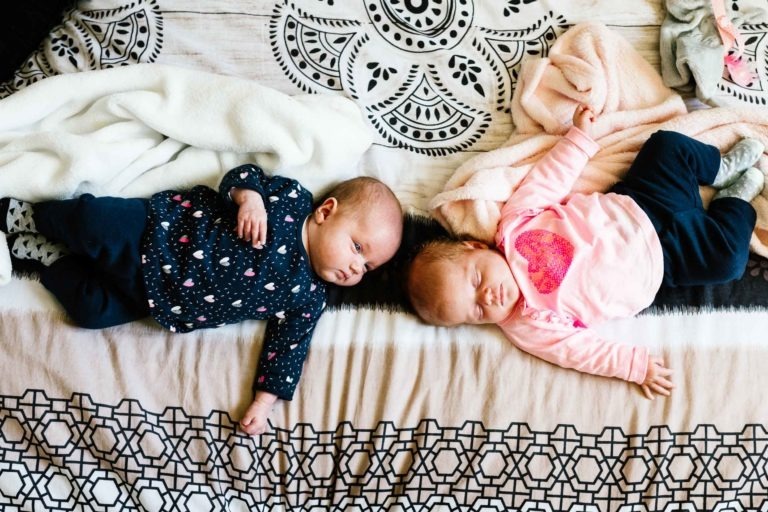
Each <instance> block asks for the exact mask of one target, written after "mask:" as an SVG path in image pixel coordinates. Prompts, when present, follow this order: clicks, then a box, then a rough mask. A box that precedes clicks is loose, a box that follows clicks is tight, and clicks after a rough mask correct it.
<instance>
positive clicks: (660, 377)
mask: <svg viewBox="0 0 768 512" xmlns="http://www.w3.org/2000/svg"><path fill="white" fill-rule="evenodd" d="M670 375H672V370H670V369H669V368H667V367H666V366H664V360H663V359H662V358H660V357H656V356H651V357H650V358H649V359H648V371H646V373H645V380H644V381H643V383H642V384H640V387H641V388H642V390H643V394H644V395H645V398H647V399H648V400H653V399H654V398H655V395H665V396H669V395H670V394H671V393H672V389H674V387H675V385H674V384H672V381H671V380H669V378H668V377H669V376H670Z"/></svg>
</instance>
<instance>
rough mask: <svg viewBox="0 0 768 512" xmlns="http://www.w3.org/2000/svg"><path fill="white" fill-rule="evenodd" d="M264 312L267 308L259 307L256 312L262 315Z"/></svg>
mask: <svg viewBox="0 0 768 512" xmlns="http://www.w3.org/2000/svg"><path fill="white" fill-rule="evenodd" d="M266 310H267V308H265V307H264V306H260V307H259V308H258V309H257V310H256V311H258V312H259V313H263V312H265V311H266Z"/></svg>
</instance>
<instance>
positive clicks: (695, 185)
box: [611, 131, 757, 286]
mask: <svg viewBox="0 0 768 512" xmlns="http://www.w3.org/2000/svg"><path fill="white" fill-rule="evenodd" d="M719 167H720V153H719V151H718V150H717V148H715V147H714V146H710V145H709V144H704V143H702V142H699V141H697V140H695V139H692V138H690V137H687V136H685V135H683V134H681V133H677V132H666V131H658V132H656V133H654V134H653V135H651V137H650V138H649V139H648V141H647V142H646V143H645V144H644V145H643V147H642V148H641V149H640V151H639V152H638V154H637V157H636V158H635V161H634V162H633V163H632V166H631V167H630V169H629V171H628V172H627V175H626V176H625V177H624V179H623V181H621V182H619V183H617V184H616V185H614V187H613V188H612V189H611V191H612V192H616V193H619V194H625V195H628V196H630V197H632V198H633V199H634V200H635V201H636V202H637V204H638V205H640V207H641V208H642V209H643V210H644V211H645V213H646V214H647V215H648V217H649V218H650V219H651V222H652V223H653V225H654V227H655V228H656V232H657V233H658V234H659V239H660V240H661V247H662V251H663V253H664V284H665V285H667V286H688V285H703V284H717V283H724V282H727V281H732V280H734V279H738V278H740V277H741V276H742V275H743V274H744V270H745V268H746V266H747V259H748V258H749V240H750V237H751V236H752V230H753V229H754V227H755V221H756V218H757V215H756V213H755V210H754V208H752V205H750V204H749V203H748V202H747V201H744V200H742V199H739V198H734V197H724V198H721V199H716V200H714V201H712V202H711V203H710V204H709V208H708V209H707V210H705V209H704V205H703V204H702V202H701V197H700V196H699V185H710V184H711V183H712V182H713V181H714V179H715V176H716V175H717V172H718V169H719Z"/></svg>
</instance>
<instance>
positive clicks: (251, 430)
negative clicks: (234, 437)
mask: <svg viewBox="0 0 768 512" xmlns="http://www.w3.org/2000/svg"><path fill="white" fill-rule="evenodd" d="M273 405H274V401H272V402H270V401H267V400H262V399H260V398H259V397H257V398H256V399H254V401H253V402H251V405H250V406H249V407H248V410H246V411H245V414H244V415H243V417H242V419H241V420H240V428H241V429H242V430H243V432H245V433H246V434H248V435H251V436H257V435H259V434H263V433H264V432H266V430H267V422H268V420H269V413H270V412H272V406H273Z"/></svg>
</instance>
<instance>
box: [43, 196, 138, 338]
mask: <svg viewBox="0 0 768 512" xmlns="http://www.w3.org/2000/svg"><path fill="white" fill-rule="evenodd" d="M148 213H149V204H148V202H147V200H145V199H122V198H116V197H99V198H96V197H94V196H92V195H91V194H84V195H82V196H80V197H79V198H76V199H66V200H62V201H45V202H41V203H36V204H35V205H34V214H33V217H34V220H35V225H36V226H37V229H38V231H39V232H40V233H42V234H43V235H45V236H46V237H47V238H49V239H51V240H55V241H57V242H61V243H63V244H64V245H66V246H67V247H68V248H69V250H70V251H71V253H72V254H70V255H67V256H64V257H63V258H61V259H59V260H57V261H56V262H54V263H53V264H52V265H51V266H50V267H47V268H45V269H44V270H43V272H42V274H41V276H40V281H41V282H42V283H43V285H44V286H45V287H46V288H47V289H48V290H50V291H51V293H53V295H54V296H56V298H57V299H58V300H59V302H61V304H62V305H63V306H64V309H65V310H66V311H67V313H68V314H69V316H70V317H71V318H72V320H74V322H75V323H76V324H78V325H80V326H82V327H88V328H91V329H100V328H103V327H109V326H112V325H118V324H122V323H126V322H130V321H132V320H137V319H139V318H143V317H145V316H148V315H149V306H148V305H147V297H146V292H145V289H144V277H143V275H142V271H141V256H140V254H141V252H140V248H141V238H142V236H143V234H144V229H145V227H146V224H147V216H148Z"/></svg>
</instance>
